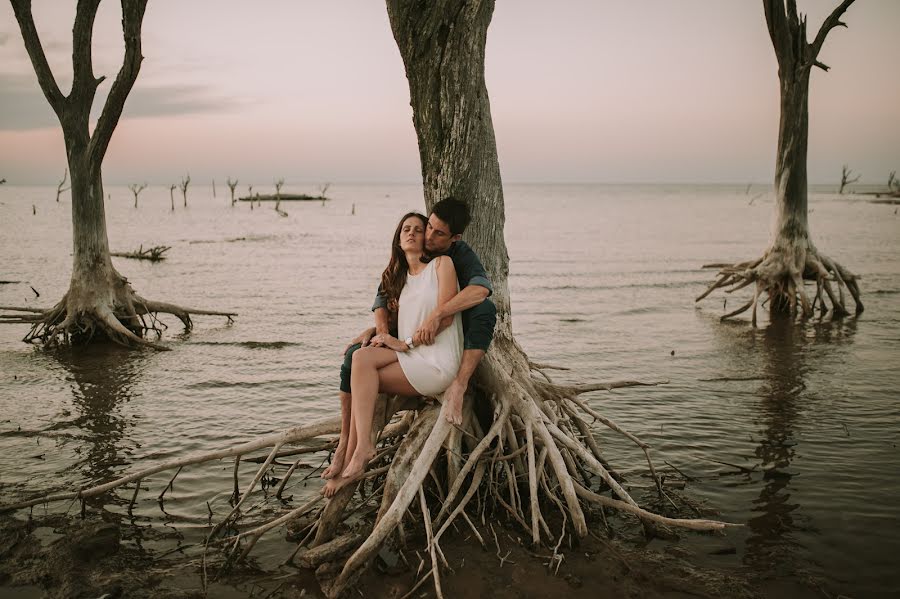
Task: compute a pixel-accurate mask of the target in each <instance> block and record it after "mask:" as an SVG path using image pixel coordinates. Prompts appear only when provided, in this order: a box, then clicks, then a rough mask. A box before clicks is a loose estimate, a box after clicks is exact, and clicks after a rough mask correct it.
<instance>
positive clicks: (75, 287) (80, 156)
mask: <svg viewBox="0 0 900 599" xmlns="http://www.w3.org/2000/svg"><path fill="white" fill-rule="evenodd" d="M11 4H12V9H13V13H14V14H15V18H16V22H17V23H18V25H19V30H20V31H21V33H22V39H23V41H24V42H25V50H26V52H27V53H28V57H29V59H30V60H31V65H32V67H33V68H34V72H35V75H37V82H38V85H39V86H40V88H41V91H42V92H43V94H44V97H45V98H46V99H47V102H48V103H49V104H50V107H51V108H52V109H53V112H54V113H55V114H56V116H57V118H58V119H59V124H60V126H61V128H62V134H63V140H64V143H65V149H66V160H67V166H68V171H69V172H70V173H71V175H70V177H71V190H72V246H73V248H72V250H73V251H72V276H71V278H70V282H69V288H68V290H67V291H66V293H65V295H64V296H63V297H62V299H61V300H60V301H59V302H58V303H57V304H56V305H55V306H52V307H50V308H47V309H35V308H31V307H27V308H21V307H7V306H4V307H3V310H4V311H6V310H9V311H13V312H19V313H20V314H17V315H3V316H4V317H3V319H2V322H3V323H4V324H10V323H21V324H28V325H29V326H30V327H31V329H30V331H29V333H28V334H27V335H26V336H25V338H24V341H26V342H42V343H43V344H45V345H55V344H57V343H77V342H85V343H87V342H90V341H99V340H104V339H108V340H112V341H114V342H117V343H121V344H123V345H149V346H152V347H154V348H157V349H166V348H164V347H162V346H160V345H157V344H155V343H152V342H150V341H148V340H146V339H145V338H144V335H145V334H148V333H159V331H160V329H159V327H158V325H157V324H156V314H157V313H160V312H165V313H169V314H174V315H175V316H177V317H178V318H179V319H180V320H181V321H182V322H183V323H184V325H185V327H186V328H190V326H191V319H190V315H191V314H200V313H203V314H210V313H211V312H207V311H202V310H194V309H192V308H183V307H180V306H175V305H173V304H169V303H166V302H157V301H151V300H148V299H144V298H142V297H140V296H139V295H138V294H136V293H135V291H134V289H133V288H132V286H131V284H130V283H129V282H128V280H127V279H126V278H125V277H123V276H122V275H121V274H119V272H118V271H117V270H116V269H115V268H114V267H113V264H112V259H111V257H110V251H109V236H108V235H107V230H106V215H105V212H104V205H103V199H104V193H103V177H102V165H103V159H104V157H105V156H106V152H107V150H108V149H109V143H110V140H111V138H112V135H113V132H114V131H115V128H116V126H117V125H118V123H119V118H120V117H121V115H122V110H123V108H124V106H125V101H126V99H127V98H128V95H129V94H130V93H131V89H132V88H133V87H134V83H135V81H136V80H137V77H138V73H139V72H140V68H141V62H142V61H143V55H142V53H141V26H142V23H143V20H144V12H145V10H146V8H147V0H121V7H122V18H121V24H122V34H123V38H124V57H123V60H122V66H121V67H120V68H119V72H118V74H117V75H116V78H115V81H113V83H112V85H111V86H110V87H109V93H108V94H106V95H105V102H104V105H103V109H102V110H101V112H100V117H99V118H98V119H97V121H96V124H95V125H94V127H93V130H91V129H90V128H89V127H88V122H89V121H90V115H91V107H92V105H93V103H94V98H95V96H96V92H97V87H98V86H99V85H100V84H101V83H102V82H103V81H104V79H105V77H97V76H96V75H95V74H94V70H93V57H92V39H93V29H94V21H95V17H96V15H97V9H98V7H99V4H100V2H99V0H79V2H78V3H77V7H76V8H75V22H74V25H73V27H72V84H71V91H70V92H69V94H68V95H64V94H63V92H62V90H60V87H59V84H58V83H57V81H56V78H55V77H54V74H53V71H52V70H51V68H50V63H49V61H48V60H47V56H46V54H45V53H44V48H43V46H42V44H41V39H40V35H39V33H38V29H37V27H36V25H35V22H34V16H33V15H32V10H31V1H30V0H11ZM218 314H222V315H224V316H228V317H229V318H230V317H231V316H233V315H232V314H225V313H221V312H219V313H218ZM146 316H149V322H148V321H147V320H146V319H145V317H146Z"/></svg>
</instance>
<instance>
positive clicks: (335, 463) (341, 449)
mask: <svg viewBox="0 0 900 599" xmlns="http://www.w3.org/2000/svg"><path fill="white" fill-rule="evenodd" d="M346 452H347V447H346V446H344V445H341V444H340V443H338V446H337V449H335V450H334V457H333V458H331V465H330V466H328V468H326V469H325V472H323V473H322V478H324V479H325V480H328V479H330V478H334V477H336V476H340V474H341V470H343V469H344V455H345V454H346ZM326 497H328V495H326Z"/></svg>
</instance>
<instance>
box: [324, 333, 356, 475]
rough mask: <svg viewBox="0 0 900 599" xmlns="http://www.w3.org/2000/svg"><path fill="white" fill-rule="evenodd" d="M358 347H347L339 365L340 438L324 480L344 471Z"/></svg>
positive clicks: (350, 425)
mask: <svg viewBox="0 0 900 599" xmlns="http://www.w3.org/2000/svg"><path fill="white" fill-rule="evenodd" d="M360 347H362V345H360V344H359V343H356V344H354V345H351V346H350V347H348V348H347V351H346V352H345V353H344V363H343V364H341V390H340V392H339V393H338V397H339V398H340V400H341V436H340V439H339V440H338V446H337V449H335V450H334V457H333V458H332V460H331V465H330V466H328V468H326V469H325V472H323V473H322V478H325V479H328V478H332V477H335V476H338V475H340V473H341V470H343V469H344V457H345V456H347V455H348V454H347V449H348V448H349V441H350V432H351V430H352V428H353V426H352V422H351V420H350V402H351V397H350V369H351V367H352V364H353V352H355V351H356V350H358V349H359V348H360ZM349 455H353V450H350V454H349Z"/></svg>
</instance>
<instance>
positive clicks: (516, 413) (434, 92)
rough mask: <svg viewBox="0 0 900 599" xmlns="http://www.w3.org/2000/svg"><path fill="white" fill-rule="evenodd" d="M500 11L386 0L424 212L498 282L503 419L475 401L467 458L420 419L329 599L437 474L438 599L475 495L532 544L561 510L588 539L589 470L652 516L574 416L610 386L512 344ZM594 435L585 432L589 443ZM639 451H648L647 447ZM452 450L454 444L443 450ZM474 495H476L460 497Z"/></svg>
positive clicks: (484, 385)
mask: <svg viewBox="0 0 900 599" xmlns="http://www.w3.org/2000/svg"><path fill="white" fill-rule="evenodd" d="M493 9H494V2H493V0H486V1H481V2H470V1H466V0H437V1H434V2H427V3H425V2H414V1H411V0H387V10H388V17H389V19H390V23H391V29H392V31H393V34H394V39H395V40H396V41H397V46H398V48H399V49H400V55H401V57H402V59H403V63H404V66H405V68H406V75H407V79H408V80H409V89H410V99H411V105H412V108H413V124H414V126H415V130H416V135H417V138H418V143H419V156H420V160H421V166H422V180H423V183H424V189H425V202H426V205H427V207H428V208H429V209H430V208H431V207H432V206H433V205H434V203H436V202H437V201H439V200H441V199H443V198H445V197H448V196H453V197H455V198H457V199H458V200H461V201H464V202H466V203H467V204H468V206H469V208H470V212H471V214H472V222H471V224H470V225H469V227H468V229H467V231H466V235H465V237H466V240H467V241H468V242H469V243H470V244H471V245H472V247H473V248H474V249H475V251H476V252H477V253H478V255H479V256H480V258H481V260H482V262H483V263H484V265H485V267H486V268H487V271H488V273H489V274H490V276H491V279H492V282H493V287H494V293H493V296H492V298H491V299H492V300H493V301H494V303H495V304H496V306H497V327H496V330H495V336H494V341H493V344H492V345H491V348H490V351H489V352H488V353H487V355H486V356H485V358H484V359H483V360H482V362H481V365H480V366H479V368H478V371H477V372H476V375H475V377H474V379H475V381H474V382H475V387H477V393H478V394H479V398H478V400H477V401H479V402H483V404H482V405H487V406H490V410H489V412H490V413H492V414H493V416H494V419H493V422H491V423H490V427H489V428H488V430H487V432H484V430H483V429H482V427H481V426H479V423H478V422H477V419H476V418H474V417H473V413H472V403H473V400H472V398H471V397H469V396H467V398H466V403H465V406H464V423H465V426H464V429H465V435H466V441H467V444H469V445H471V447H470V451H469V452H468V455H466V456H464V457H462V459H459V458H460V457H461V456H459V453H460V451H461V447H462V444H461V443H460V436H459V435H458V434H454V435H451V431H452V430H454V429H453V428H452V427H449V426H447V422H446V420H445V415H444V411H443V410H441V413H440V414H438V415H437V416H435V414H434V411H433V410H432V411H426V412H424V413H422V414H420V415H419V416H417V418H416V420H415V422H414V423H413V424H412V427H411V429H410V432H409V433H408V435H407V437H408V438H409V437H410V436H411V435H416V437H418V439H417V441H418V442H415V443H407V442H404V443H403V444H402V445H401V446H400V448H399V449H398V450H397V452H396V455H395V456H394V457H393V460H392V462H391V471H390V472H389V474H388V479H387V481H386V482H385V485H384V491H383V496H382V503H381V509H380V511H379V516H378V520H377V523H376V525H375V527H374V529H373V531H372V533H371V535H369V537H368V538H367V539H366V541H365V542H364V543H363V544H362V546H361V547H360V548H359V549H358V550H357V551H356V552H355V553H354V554H353V555H351V556H350V558H349V559H348V560H347V562H346V563H345V565H344V567H343V569H342V571H341V574H340V575H339V576H338V577H337V579H335V581H334V583H333V584H332V585H331V586H329V587H328V588H327V594H328V595H329V596H330V597H337V596H340V595H342V594H343V593H345V592H346V591H347V590H348V589H349V588H350V586H351V585H352V584H353V582H354V581H355V579H356V577H357V576H358V575H359V573H360V572H361V571H362V570H363V569H364V568H365V567H366V566H367V565H368V564H369V563H371V559H372V558H373V556H374V555H375V553H376V552H377V551H378V549H379V547H380V545H381V544H382V543H383V542H384V541H385V540H386V538H387V537H388V535H390V534H391V532H392V531H393V530H394V529H395V528H396V527H399V526H400V525H401V522H402V520H403V517H404V514H405V513H406V512H407V510H408V508H409V506H410V504H411V502H412V500H413V498H414V497H415V496H416V493H417V491H418V492H419V493H421V492H422V488H423V485H425V484H426V483H427V480H426V475H427V474H428V473H429V471H431V473H432V480H435V481H440V482H438V484H437V488H438V490H439V491H438V492H439V493H441V494H442V495H443V491H440V489H446V496H445V497H444V499H443V501H442V503H441V504H440V506H438V509H437V511H436V514H437V515H436V517H434V518H433V519H432V518H431V514H430V513H429V510H427V509H426V508H425V506H424V504H423V508H422V517H423V519H424V520H425V530H426V532H427V534H428V538H429V547H430V549H431V555H432V573H433V576H434V578H435V587H436V589H437V592H438V595H439V596H440V582H439V571H440V566H441V564H440V563H439V562H437V561H435V560H434V547H435V545H437V543H438V539H439V537H440V535H441V534H443V532H444V531H445V530H446V529H447V526H448V525H449V524H450V523H451V522H452V521H453V520H454V518H456V517H457V516H458V515H459V514H461V513H464V509H465V507H466V505H467V503H468V502H469V500H470V499H471V498H472V497H473V495H474V494H475V491H476V490H477V489H482V491H483V493H484V497H491V498H492V499H491V500H492V501H495V504H494V505H495V506H496V508H497V509H498V510H499V512H500V513H502V514H505V515H507V516H511V517H512V522H515V523H518V524H519V525H520V526H521V527H522V528H523V529H524V531H526V533H527V534H528V535H529V536H530V538H531V541H532V543H533V544H539V543H541V542H542V541H544V540H548V539H549V540H551V541H556V540H557V539H555V538H554V535H553V533H551V531H550V529H549V527H548V525H547V522H546V520H545V518H544V516H543V514H542V511H544V512H546V511H550V510H553V511H557V510H558V512H559V514H560V517H561V520H562V521H563V522H564V523H565V524H564V526H563V529H564V530H563V532H562V533H561V537H560V538H559V539H558V541H559V542H561V538H562V536H565V535H566V534H569V535H572V534H575V535H577V536H579V537H580V536H584V535H586V534H587V532H588V528H587V523H586V519H585V514H584V511H583V507H582V501H581V500H580V499H579V496H578V493H579V492H583V493H588V494H589V496H590V497H593V498H596V497H599V496H598V495H596V494H593V493H592V492H591V491H588V490H586V489H584V488H583V487H582V486H581V485H582V484H586V482H585V479H584V477H583V474H584V473H585V472H589V473H591V474H593V475H596V476H597V477H598V478H599V479H600V480H602V481H603V482H602V483H601V484H605V485H608V487H609V488H610V489H612V491H613V492H614V493H615V494H616V495H617V496H618V497H619V498H621V501H620V502H619V504H620V505H622V506H627V507H628V509H633V510H637V511H638V512H636V513H644V514H646V512H643V511H642V510H640V508H638V507H637V504H636V503H635V502H634V500H633V499H632V498H631V497H630V496H629V494H628V492H627V491H625V490H624V489H623V488H622V487H621V485H619V484H618V482H617V481H615V480H614V479H613V478H612V477H611V476H610V474H609V472H608V471H607V470H606V468H605V467H604V466H603V465H602V463H601V461H602V458H600V456H599V455H595V454H593V453H592V450H590V449H588V446H592V447H594V448H596V447H597V445H596V443H594V442H593V439H591V440H590V441H587V440H586V439H585V436H584V434H583V433H582V432H580V431H581V429H579V430H578V432H576V428H577V427H576V426H575V424H574V420H573V419H572V417H573V416H574V415H575V413H576V411H577V410H578V409H580V408H579V405H580V406H582V408H581V409H587V410H589V411H590V408H589V407H587V406H586V404H584V403H583V402H580V400H578V399H577V398H576V396H577V394H578V393H581V392H584V391H587V390H590V389H598V388H608V387H606V386H589V387H584V388H571V387H570V388H563V387H559V386H557V385H553V384H552V383H551V382H550V381H549V378H547V379H546V380H547V383H544V382H541V381H538V380H537V379H536V378H535V377H534V376H533V374H532V373H533V372H537V371H538V370H539V367H538V365H535V364H532V363H531V362H530V361H529V359H528V356H526V355H525V353H524V352H523V351H522V349H521V348H520V347H519V345H518V344H517V343H516V341H515V339H514V338H513V334H512V324H511V319H510V301H509V285H508V280H507V278H508V272H509V257H508V255H507V250H506V243H505V241H504V238H503V231H504V220H505V216H504V203H503V188H502V185H501V180H500V166H499V160H498V158H497V147H496V142H495V138H494V131H493V124H492V121H491V111H490V102H489V100H488V93H487V88H486V85H485V80H484V59H485V43H486V40H487V29H488V26H489V25H490V21H491V16H492V13H493ZM630 384H631V383H626V385H630ZM470 390H471V389H470ZM568 402H572V403H571V404H569V403H568ZM579 402H580V403H579ZM595 414H596V413H595ZM597 416H598V417H599V418H600V419H601V420H602V421H603V422H604V423H608V424H609V425H611V426H613V427H615V429H616V430H618V431H619V432H622V431H621V429H618V427H616V425H614V424H613V423H610V422H609V421H608V420H606V419H603V418H602V417H600V416H599V415H597ZM575 419H576V420H577V417H575ZM513 423H515V426H513ZM582 424H583V423H582ZM590 435H591V433H590V431H588V433H587V436H590ZM454 438H455V439H456V441H453V439H454ZM631 438H632V439H633V437H631ZM635 441H636V439H635ZM638 443H639V444H640V445H641V446H642V447H643V448H644V450H645V452H646V451H647V446H646V445H643V444H641V443H640V442H638ZM444 446H449V447H448V450H447V451H445V452H442V447H444ZM503 452H511V453H510V454H508V455H506V456H505V458H504V460H508V461H503V462H502V464H498V463H497V462H496V460H497V458H498V456H499V454H501V453H503ZM490 453H492V454H493V456H494V457H493V459H491V460H486V462H488V461H489V465H487V463H486V462H480V460H482V459H483V458H487V457H488V454H490ZM442 455H448V456H449V457H448V460H447V464H443V462H441V461H440V460H439V457H440V456H442ZM647 456H648V461H649V454H647ZM463 461H465V463H464V464H463V463H462V462H463ZM397 470H399V473H398V472H397ZM486 471H487V474H485V472H486ZM651 471H652V464H651ZM483 477H484V478H489V479H490V480H493V481H495V483H496V485H492V484H488V485H486V487H487V488H485V487H484V486H482V484H481V483H482V480H484V478H483ZM501 481H502V482H501ZM576 481H577V482H576ZM465 488H468V491H465V492H464V493H463V490H464V489H465ZM342 490H343V489H342ZM604 500H605V499H601V501H604ZM585 503H587V502H585ZM454 506H455V507H454ZM504 510H505V511H504ZM320 522H321V521H320ZM645 522H646V521H645ZM647 526H648V529H649V527H650V525H649V524H648V525H647ZM716 526H720V525H718V524H717V525H716ZM432 531H434V532H433V535H432ZM476 534H477V533H476Z"/></svg>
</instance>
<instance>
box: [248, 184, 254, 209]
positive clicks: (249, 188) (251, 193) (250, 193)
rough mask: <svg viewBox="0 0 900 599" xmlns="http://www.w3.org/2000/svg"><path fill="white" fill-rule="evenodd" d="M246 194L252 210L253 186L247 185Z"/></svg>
mask: <svg viewBox="0 0 900 599" xmlns="http://www.w3.org/2000/svg"><path fill="white" fill-rule="evenodd" d="M247 196H248V197H249V198H250V210H253V186H252V185H248V186H247Z"/></svg>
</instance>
